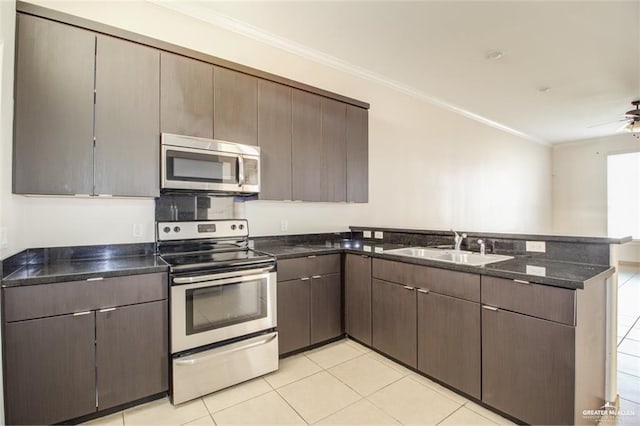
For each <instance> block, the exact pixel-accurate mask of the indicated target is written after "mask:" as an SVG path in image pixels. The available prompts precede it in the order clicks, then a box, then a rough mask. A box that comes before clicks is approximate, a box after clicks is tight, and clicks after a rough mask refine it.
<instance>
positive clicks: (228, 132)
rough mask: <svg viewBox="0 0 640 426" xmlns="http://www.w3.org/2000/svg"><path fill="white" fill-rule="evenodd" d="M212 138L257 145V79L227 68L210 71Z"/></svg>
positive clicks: (215, 68)
mask: <svg viewBox="0 0 640 426" xmlns="http://www.w3.org/2000/svg"><path fill="white" fill-rule="evenodd" d="M213 91H214V95H213V103H214V107H213V137H214V138H215V139H221V140H225V141H229V142H237V143H245V144H249V145H257V144H258V79H257V78H256V77H253V76H250V75H247V74H243V73H240V72H237V71H232V70H229V69H226V68H220V67H214V68H213Z"/></svg>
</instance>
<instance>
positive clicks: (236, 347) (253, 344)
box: [174, 333, 278, 365]
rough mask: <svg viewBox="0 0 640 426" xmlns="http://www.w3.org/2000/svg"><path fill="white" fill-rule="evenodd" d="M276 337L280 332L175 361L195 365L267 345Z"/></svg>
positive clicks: (180, 363) (178, 363)
mask: <svg viewBox="0 0 640 426" xmlns="http://www.w3.org/2000/svg"><path fill="white" fill-rule="evenodd" d="M276 337H278V333H272V334H270V335H268V336H267V337H261V338H259V340H255V339H251V340H252V341H251V342H250V343H247V344H244V343H245V342H238V343H237V344H235V345H232V346H233V347H232V348H230V349H227V350H226V351H220V352H217V351H214V353H211V354H208V355H205V356H200V357H198V356H197V354H194V355H189V356H186V357H185V359H178V360H176V361H174V362H175V363H176V364H177V365H195V364H199V363H201V362H205V361H207V360H208V359H210V358H214V357H219V356H221V355H226V354H230V353H232V352H238V351H243V350H246V349H249V348H254V347H256V346H262V345H266V344H267V343H269V342H271V341H272V340H273V339H275V338H276Z"/></svg>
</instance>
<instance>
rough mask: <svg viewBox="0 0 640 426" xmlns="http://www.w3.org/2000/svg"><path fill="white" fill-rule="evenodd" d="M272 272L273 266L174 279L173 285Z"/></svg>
mask: <svg viewBox="0 0 640 426" xmlns="http://www.w3.org/2000/svg"><path fill="white" fill-rule="evenodd" d="M272 270H273V266H272V267H269V268H262V269H249V270H246V271H235V272H222V273H219V274H209V275H198V276H196V277H176V278H174V279H173V283H174V284H193V283H201V282H204V281H215V280H221V279H224V278H232V277H243V276H250V275H257V274H264V273H265V272H271V271H272ZM212 285H215V284H212Z"/></svg>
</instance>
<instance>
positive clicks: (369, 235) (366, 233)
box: [362, 231, 371, 238]
mask: <svg viewBox="0 0 640 426" xmlns="http://www.w3.org/2000/svg"><path fill="white" fill-rule="evenodd" d="M362 238H371V231H362Z"/></svg>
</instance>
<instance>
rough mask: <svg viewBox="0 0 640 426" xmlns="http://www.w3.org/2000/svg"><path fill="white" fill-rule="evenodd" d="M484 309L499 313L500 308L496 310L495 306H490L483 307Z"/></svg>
mask: <svg viewBox="0 0 640 426" xmlns="http://www.w3.org/2000/svg"><path fill="white" fill-rule="evenodd" d="M482 309H486V310H487V311H497V310H498V308H496V307H495V306H489V305H482Z"/></svg>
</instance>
